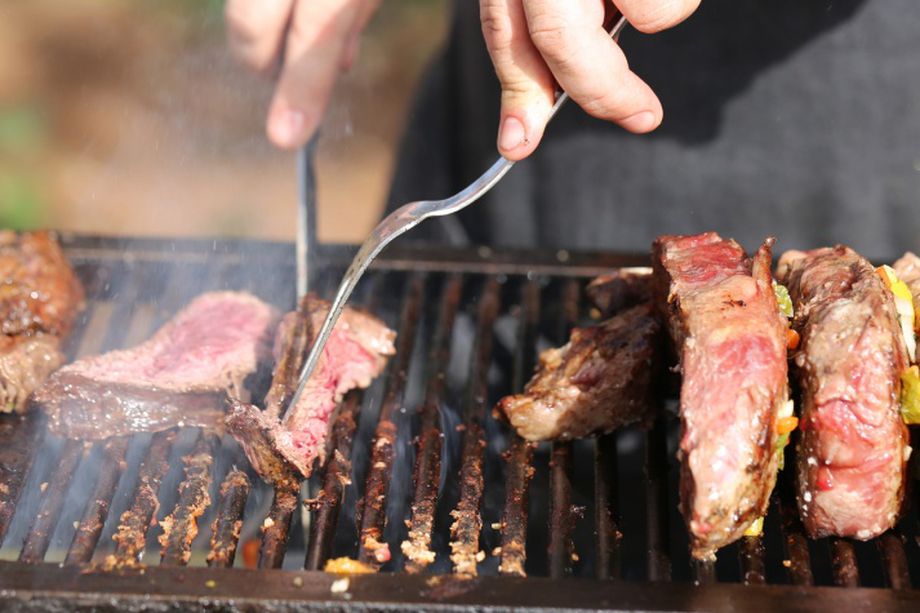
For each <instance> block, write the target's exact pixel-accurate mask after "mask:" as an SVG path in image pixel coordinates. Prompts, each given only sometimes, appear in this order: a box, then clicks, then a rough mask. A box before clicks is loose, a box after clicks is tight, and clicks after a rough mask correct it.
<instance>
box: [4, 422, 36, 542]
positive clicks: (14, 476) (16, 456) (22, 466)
mask: <svg viewBox="0 0 920 613" xmlns="http://www.w3.org/2000/svg"><path fill="white" fill-rule="evenodd" d="M42 423H43V420H42V419H41V417H40V416H39V415H37V414H36V413H35V412H32V413H31V414H30V415H27V416H25V417H10V416H7V417H4V418H3V419H2V420H0V545H3V541H4V539H5V538H6V532H7V530H8V529H9V527H10V523H11V522H12V520H13V515H14V514H15V513H16V505H18V504H19V498H20V496H21V494H22V490H23V488H24V487H25V484H26V480H27V477H28V475H29V469H30V468H31V466H32V460H33V458H34V457H35V453H34V452H35V450H36V449H38V445H39V444H40V442H41V440H42V436H41V432H42V428H40V427H39V426H40V425H41V424H42Z"/></svg>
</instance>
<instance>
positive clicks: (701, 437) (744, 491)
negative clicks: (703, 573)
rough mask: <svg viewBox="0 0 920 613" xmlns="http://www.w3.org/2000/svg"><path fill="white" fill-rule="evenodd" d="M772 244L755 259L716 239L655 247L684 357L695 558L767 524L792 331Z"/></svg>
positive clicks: (687, 504)
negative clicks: (760, 522) (759, 522)
mask: <svg viewBox="0 0 920 613" xmlns="http://www.w3.org/2000/svg"><path fill="white" fill-rule="evenodd" d="M772 245H773V239H767V240H766V241H765V242H764V244H763V245H762V246H761V247H760V250H759V251H758V252H757V254H756V255H755V256H754V258H753V260H751V259H749V258H748V257H747V256H746V255H745V253H744V250H743V249H742V248H741V246H740V245H738V243H736V242H735V241H732V240H723V239H722V238H721V237H719V235H718V234H715V233H706V234H701V235H698V236H662V237H660V238H658V240H656V241H655V243H654V260H653V262H654V269H655V272H654V275H655V284H656V293H657V294H658V296H659V298H658V300H657V304H658V305H659V306H660V307H661V308H662V309H663V310H664V311H665V312H666V314H667V317H668V322H669V326H670V330H671V337H672V338H673V340H674V344H675V346H676V349H677V353H678V355H679V356H680V370H681V375H682V382H681V389H680V418H681V439H680V453H679V456H680V458H681V477H680V493H681V511H682V512H683V515H684V519H685V520H686V522H687V526H688V530H689V533H690V544H691V550H692V554H693V556H694V557H696V558H700V559H705V558H710V557H711V556H712V555H713V554H714V553H715V551H716V550H718V549H719V548H720V547H723V546H725V545H727V544H729V543H731V542H732V541H734V540H736V539H738V538H739V537H740V536H741V535H742V534H743V533H744V531H745V530H746V529H747V528H748V527H749V526H750V524H751V522H753V521H754V520H756V519H757V518H759V517H761V516H763V515H764V514H765V513H766V511H767V504H768V501H769V498H770V493H771V491H772V490H773V485H774V484H775V482H776V471H777V466H778V461H779V454H778V453H776V445H777V432H776V425H777V423H776V422H777V417H778V414H779V411H780V409H781V408H782V407H783V405H785V404H786V403H787V401H788V383H787V366H786V330H787V324H786V321H785V319H784V318H783V317H782V315H781V314H780V311H779V307H778V305H777V301H776V295H775V293H774V290H773V285H772V281H773V279H772V277H771V275H770V266H771V247H772Z"/></svg>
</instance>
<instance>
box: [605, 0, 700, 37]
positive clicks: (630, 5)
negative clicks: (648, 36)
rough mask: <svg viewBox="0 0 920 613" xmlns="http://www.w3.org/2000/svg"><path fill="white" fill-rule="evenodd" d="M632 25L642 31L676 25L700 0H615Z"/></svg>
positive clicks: (694, 8) (698, 4)
mask: <svg viewBox="0 0 920 613" xmlns="http://www.w3.org/2000/svg"><path fill="white" fill-rule="evenodd" d="M614 3H615V4H616V5H617V8H618V9H620V11H622V13H623V15H625V16H626V19H627V21H629V23H630V25H632V26H633V27H634V28H636V29H637V30H639V31H640V32H646V33H652V32H660V31H661V30H667V29H668V28H671V27H674V26H676V25H677V24H679V23H680V22H682V21H683V20H684V19H686V18H687V17H689V16H690V15H691V14H692V13H693V11H695V10H696V9H697V8H698V7H699V6H700V0H614Z"/></svg>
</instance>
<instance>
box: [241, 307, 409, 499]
mask: <svg viewBox="0 0 920 613" xmlns="http://www.w3.org/2000/svg"><path fill="white" fill-rule="evenodd" d="M328 311H329V303H328V302H326V301H324V300H321V299H319V298H317V297H316V296H314V295H312V294H308V295H307V296H305V297H304V298H303V300H302V301H301V304H300V308H299V309H298V310H297V311H295V312H292V313H288V314H287V315H285V317H284V319H283V320H282V323H281V325H280V326H279V327H278V333H277V337H276V341H275V356H276V360H277V363H276V367H275V371H274V374H273V376H272V386H271V389H270V390H269V393H268V395H267V396H266V399H265V402H266V407H265V410H264V411H260V410H259V409H258V408H257V407H255V406H252V405H248V404H244V403H237V405H236V406H235V407H234V408H233V410H232V411H231V413H230V415H229V416H228V417H227V424H228V429H229V430H230V432H231V433H232V434H233V435H234V437H235V438H236V439H237V440H238V441H239V442H240V444H241V445H242V447H243V449H244V450H245V451H246V455H247V457H248V458H249V461H250V463H251V464H252V466H253V468H255V469H256V471H257V472H258V473H259V475H260V476H261V477H262V478H263V479H265V480H266V481H269V482H275V483H277V482H280V481H284V480H286V479H289V478H291V476H292V475H296V474H297V473H299V474H301V475H303V476H305V477H309V476H310V474H311V472H312V471H313V464H314V462H315V461H316V460H317V459H319V461H320V462H322V461H323V458H324V457H325V453H326V435H327V433H328V431H329V422H330V418H331V416H332V413H333V411H334V410H335V408H336V407H337V406H338V404H339V403H340V402H341V400H342V398H343V396H344V395H345V394H346V393H347V392H348V391H349V390H352V389H356V388H364V387H367V386H368V385H370V384H371V382H372V381H373V380H374V378H375V377H377V375H379V374H380V373H381V372H382V371H383V369H384V367H385V366H386V363H387V359H388V357H389V356H391V355H393V353H395V351H396V349H395V347H394V345H393V340H394V339H395V337H396V334H395V333H394V332H393V331H392V330H390V329H389V328H387V327H386V326H385V325H384V324H383V322H381V321H380V320H379V319H377V318H376V317H374V316H372V315H370V314H368V313H365V312H363V311H359V310H357V309H350V308H346V309H345V310H344V311H343V312H342V315H341V316H340V318H339V321H338V322H337V323H336V327H335V328H334V329H333V331H332V334H331V335H330V336H329V341H328V342H327V343H326V346H325V348H324V349H323V353H322V356H321V357H320V360H319V363H318V364H317V366H316V370H315V371H314V372H313V375H312V376H311V377H310V380H309V381H308V382H307V388H306V390H305V391H304V393H303V395H302V396H301V399H300V402H298V404H297V405H296V406H293V407H289V408H287V411H286V412H285V407H286V406H287V404H288V403H289V402H290V399H291V397H292V396H293V393H294V390H295V388H296V385H297V377H298V374H299V373H300V369H301V367H302V366H303V363H304V360H305V359H306V355H307V353H308V352H309V350H310V347H311V346H312V343H313V339H314V336H315V333H316V332H317V331H318V330H319V328H320V327H321V326H322V323H323V320H324V319H325V317H326V313H327V312H328ZM281 415H283V417H281V418H280V419H279V416H281Z"/></svg>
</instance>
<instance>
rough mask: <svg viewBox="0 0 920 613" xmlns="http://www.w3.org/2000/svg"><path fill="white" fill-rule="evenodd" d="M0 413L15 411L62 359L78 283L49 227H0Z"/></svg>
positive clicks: (79, 304)
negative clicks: (21, 229) (32, 229)
mask: <svg viewBox="0 0 920 613" xmlns="http://www.w3.org/2000/svg"><path fill="white" fill-rule="evenodd" d="M0 278H2V279H3V281H2V283H0V413H5V412H10V411H21V410H24V409H25V407H26V406H27V399H28V397H29V395H30V394H31V393H32V391H33V390H35V389H36V388H37V387H38V386H39V385H41V383H42V382H43V381H44V380H45V379H46V378H47V377H48V375H50V374H51V373H52V372H53V371H54V370H55V369H56V368H57V367H58V366H60V365H61V364H62V363H63V361H64V355H63V354H62V353H61V341H62V340H63V339H64V337H66V336H67V335H68V334H69V333H70V329H71V327H72V325H73V322H74V320H75V319H76V315H77V313H78V312H79V311H80V310H81V309H82V308H83V288H82V287H81V286H80V282H79V280H78V279H77V276H76V275H75V274H74V271H73V269H72V268H71V267H70V264H69V263H68V261H67V258H66V257H65V256H64V252H63V251H61V247H60V245H58V242H57V239H56V238H55V237H54V235H53V234H52V233H50V232H24V233H21V234H17V233H16V232H11V231H8V230H4V231H0Z"/></svg>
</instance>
